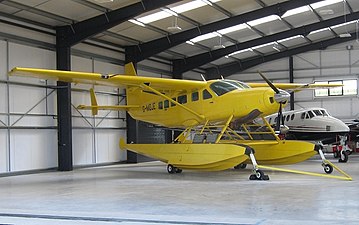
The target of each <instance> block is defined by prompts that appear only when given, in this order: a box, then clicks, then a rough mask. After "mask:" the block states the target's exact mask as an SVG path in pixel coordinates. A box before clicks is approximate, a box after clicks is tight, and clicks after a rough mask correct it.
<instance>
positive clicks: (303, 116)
mask: <svg viewBox="0 0 359 225" xmlns="http://www.w3.org/2000/svg"><path fill="white" fill-rule="evenodd" d="M300 118H301V119H302V120H303V119H304V118H305V112H304V113H302V115H300Z"/></svg>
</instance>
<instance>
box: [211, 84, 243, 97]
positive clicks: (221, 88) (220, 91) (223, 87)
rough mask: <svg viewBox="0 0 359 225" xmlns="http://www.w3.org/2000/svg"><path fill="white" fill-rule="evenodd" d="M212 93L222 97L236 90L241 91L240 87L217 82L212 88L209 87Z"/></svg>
mask: <svg viewBox="0 0 359 225" xmlns="http://www.w3.org/2000/svg"><path fill="white" fill-rule="evenodd" d="M209 87H210V88H211V89H212V91H213V92H214V93H216V94H217V95H218V96H221V95H224V94H226V93H228V92H230V91H233V90H236V89H239V88H238V87H236V86H234V85H232V84H229V83H227V82H224V81H217V82H214V83H212V84H211V85H210V86H209Z"/></svg>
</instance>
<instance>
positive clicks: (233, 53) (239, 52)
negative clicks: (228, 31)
mask: <svg viewBox="0 0 359 225" xmlns="http://www.w3.org/2000/svg"><path fill="white" fill-rule="evenodd" d="M248 51H253V50H252V49H251V48H246V49H242V50H239V51H236V52H232V53H231V54H228V55H226V58H228V57H230V56H233V55H238V54H241V53H244V52H248Z"/></svg>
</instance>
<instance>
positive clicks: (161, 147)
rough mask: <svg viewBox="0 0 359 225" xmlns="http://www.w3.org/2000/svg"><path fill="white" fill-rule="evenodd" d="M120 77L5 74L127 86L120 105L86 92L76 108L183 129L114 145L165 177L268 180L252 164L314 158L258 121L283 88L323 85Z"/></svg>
mask: <svg viewBox="0 0 359 225" xmlns="http://www.w3.org/2000/svg"><path fill="white" fill-rule="evenodd" d="M125 74H126V75H119V74H106V75H104V74H100V73H85V72H73V71H58V70H45V69H33V68H14V69H13V70H12V71H11V72H10V75H19V76H31V77H37V78H40V79H51V80H58V81H65V82H72V83H85V84H92V85H105V86H114V87H123V88H126V99H127V105H111V106H101V105H98V104H97V101H96V96H95V92H94V90H93V89H91V90H90V93H91V105H90V106H85V105H80V106H78V108H79V109H88V110H92V113H93V114H94V115H96V114H97V112H98V110H127V111H128V113H129V114H130V115H131V116H132V117H133V118H134V119H137V120H141V121H145V122H149V123H152V124H156V125H160V126H164V127H168V128H177V129H178V128H180V129H183V132H182V133H181V134H180V135H179V136H178V137H177V138H176V139H175V140H174V141H173V143H171V144H136V143H128V144H126V143H125V141H124V140H121V141H120V147H121V148H122V149H127V150H130V151H133V152H136V153H140V154H143V155H147V156H150V157H152V158H155V159H158V160H160V161H162V162H164V163H166V164H167V171H168V172H169V173H180V172H182V169H192V170H206V171H218V170H225V169H229V168H233V167H237V168H238V167H241V166H244V165H246V164H247V163H251V164H253V167H254V169H253V174H252V175H251V176H250V179H268V176H267V175H264V173H263V172H262V171H261V170H260V169H259V167H260V166H259V165H258V164H257V163H259V164H263V165H264V164H270V165H273V164H293V163H297V162H301V161H304V160H306V159H308V158H310V157H311V156H313V155H315V154H317V151H316V149H315V145H314V144H312V143H309V142H304V141H293V140H281V139H280V138H279V137H278V135H277V134H275V132H274V130H273V129H272V127H271V126H270V125H269V124H268V123H267V121H266V120H265V119H264V116H267V115H270V114H273V113H275V112H277V111H278V110H280V109H281V108H282V107H283V105H285V104H286V103H287V100H288V98H289V97H290V94H289V93H288V92H287V91H285V90H286V89H292V90H297V91H298V90H299V89H304V88H316V87H328V85H318V84H272V83H271V82H270V81H269V80H268V79H266V78H265V77H264V76H263V75H262V74H261V75H262V77H263V78H264V79H265V81H266V83H263V84H258V83H252V84H251V83H247V84H246V83H243V82H240V81H235V80H227V79H221V80H209V81H205V80H203V81H194V80H175V79H164V78H152V77H143V76H137V74H136V71H135V69H134V67H133V65H132V64H131V63H130V64H126V65H125ZM329 86H330V85H329ZM334 86H335V85H334ZM255 118H262V120H263V124H253V123H252V121H253V120H254V119H255ZM321 155H322V154H321ZM323 157H324V156H323ZM322 165H323V167H324V170H325V171H326V172H327V171H330V172H331V171H332V170H333V167H332V165H331V164H330V162H329V161H326V160H325V159H324V158H323V163H322Z"/></svg>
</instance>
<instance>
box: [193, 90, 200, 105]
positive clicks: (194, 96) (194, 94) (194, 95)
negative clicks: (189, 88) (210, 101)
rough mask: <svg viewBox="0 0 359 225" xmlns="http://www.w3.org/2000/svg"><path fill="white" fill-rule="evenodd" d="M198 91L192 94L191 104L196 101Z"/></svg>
mask: <svg viewBox="0 0 359 225" xmlns="http://www.w3.org/2000/svg"><path fill="white" fill-rule="evenodd" d="M198 99H199V97H198V91H196V92H193V93H192V102H195V101H198Z"/></svg>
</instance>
